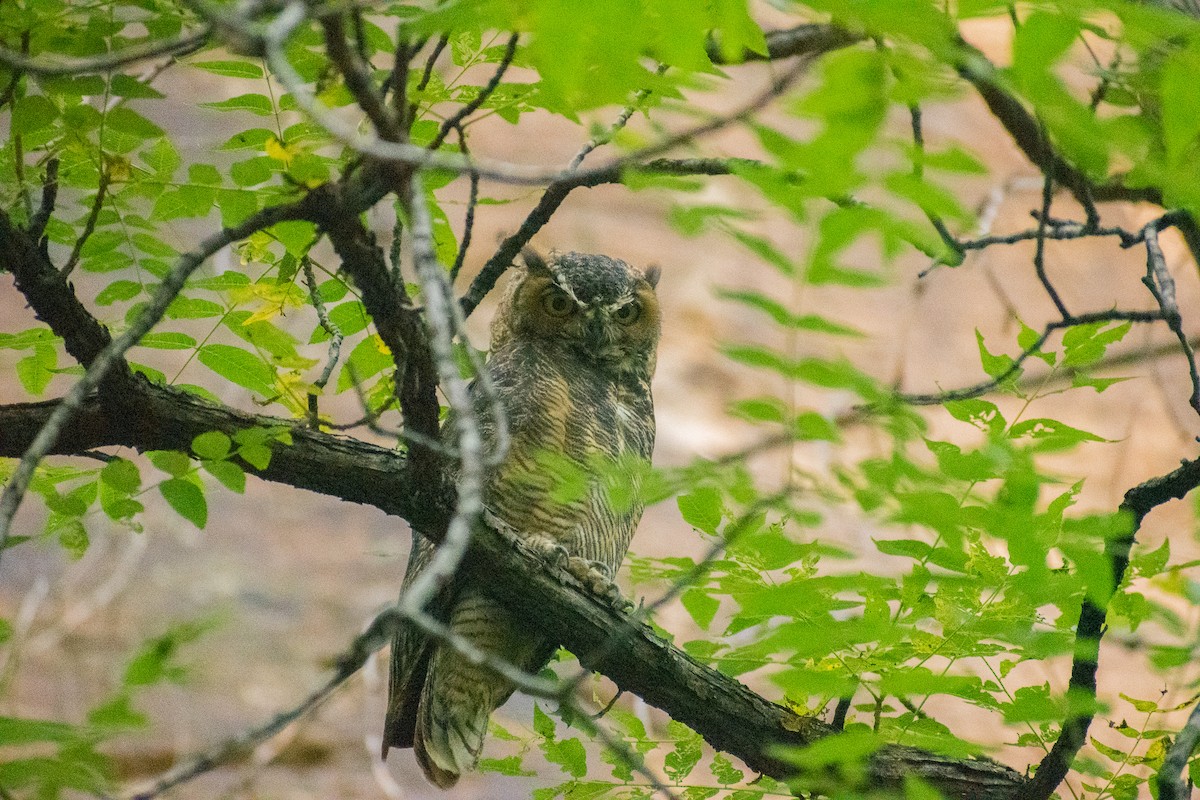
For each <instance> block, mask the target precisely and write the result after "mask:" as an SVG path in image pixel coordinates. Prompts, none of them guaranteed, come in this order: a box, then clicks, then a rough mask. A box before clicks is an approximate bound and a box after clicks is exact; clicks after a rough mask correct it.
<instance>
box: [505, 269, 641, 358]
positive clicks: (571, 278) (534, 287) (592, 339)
mask: <svg viewBox="0 0 1200 800" xmlns="http://www.w3.org/2000/svg"><path fill="white" fill-rule="evenodd" d="M524 257H525V268H524V270H522V271H521V272H520V273H519V274H518V275H517V276H516V277H515V278H514V279H513V281H512V283H511V284H509V288H508V291H507V292H506V293H505V296H504V299H503V300H502V301H501V304H500V309H499V310H498V311H497V313H496V318H495V320H494V321H493V323H492V350H497V349H499V348H501V347H504V346H507V345H511V344H517V343H529V344H533V345H537V346H543V347H551V348H563V349H566V350H570V351H572V355H573V356H574V357H576V358H579V359H581V360H583V361H585V362H590V363H593V364H595V365H598V366H602V367H608V368H612V369H615V370H618V371H625V370H627V369H648V370H649V371H651V372H652V371H653V369H654V353H655V349H656V348H657V346H658V336H659V330H660V327H661V316H660V313H659V307H658V297H657V295H656V294H655V291H654V288H655V286H656V285H657V284H658V278H659V271H658V268H657V267H651V268H649V269H647V270H645V271H642V270H638V269H635V268H633V267H631V266H629V265H628V264H626V263H625V262H624V261H620V260H618V259H615V258H609V257H608V256H602V255H592V254H589V253H559V252H556V251H551V253H550V258H549V260H543V259H542V258H541V257H540V256H538V255H536V254H535V253H532V252H530V251H526V252H525V254H524Z"/></svg>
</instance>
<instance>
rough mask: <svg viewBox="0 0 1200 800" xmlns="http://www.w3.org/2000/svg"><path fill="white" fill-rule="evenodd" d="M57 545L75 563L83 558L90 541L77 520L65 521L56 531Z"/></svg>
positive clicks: (81, 524) (81, 523) (85, 530)
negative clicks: (60, 546)
mask: <svg viewBox="0 0 1200 800" xmlns="http://www.w3.org/2000/svg"><path fill="white" fill-rule="evenodd" d="M58 543H59V544H60V545H62V548H63V549H64V550H66V551H67V554H68V555H70V557H71V558H72V559H74V560H76V561H78V560H79V559H81V558H83V556H84V553H86V552H87V549H88V545H89V544H91V540H90V539H88V533H87V529H86V528H84V527H83V522H82V521H81V520H79V519H77V518H76V519H69V520H67V521H66V522H65V523H64V524H63V526H62V528H60V529H59V531H58Z"/></svg>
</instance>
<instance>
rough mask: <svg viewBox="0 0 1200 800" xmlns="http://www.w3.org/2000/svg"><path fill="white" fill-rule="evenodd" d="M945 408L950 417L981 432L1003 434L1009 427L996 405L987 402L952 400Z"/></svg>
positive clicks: (945, 404)
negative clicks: (967, 423) (966, 423)
mask: <svg viewBox="0 0 1200 800" xmlns="http://www.w3.org/2000/svg"><path fill="white" fill-rule="evenodd" d="M943 407H944V408H945V409H946V411H948V412H949V413H950V416H952V417H954V418H955V419H957V420H961V421H962V422H969V423H971V424H972V425H974V426H975V427H976V428H979V429H980V430H981V431H986V432H989V433H1002V432H1003V431H1004V429H1005V428H1006V427H1007V425H1008V423H1007V422H1006V421H1005V420H1004V415H1003V414H1001V413H1000V409H999V408H997V407H996V404H995V403H992V402H989V401H987V400H979V399H978V398H972V399H969V400H950V401H948V402H946V403H944V404H943Z"/></svg>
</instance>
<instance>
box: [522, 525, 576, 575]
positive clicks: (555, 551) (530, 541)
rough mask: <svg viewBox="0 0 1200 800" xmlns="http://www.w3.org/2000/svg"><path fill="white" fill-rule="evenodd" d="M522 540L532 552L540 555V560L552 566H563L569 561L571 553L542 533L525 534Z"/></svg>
mask: <svg viewBox="0 0 1200 800" xmlns="http://www.w3.org/2000/svg"><path fill="white" fill-rule="evenodd" d="M524 541H525V544H527V545H529V548H530V549H531V550H533V552H535V553H537V554H538V555H539V556H541V558H542V560H543V561H545V562H546V563H547V564H549V565H550V566H552V567H565V566H566V565H567V564H569V563H570V560H571V554H570V553H568V552H567V548H565V547H563V546H562V545H561V544H559V543H558V542H557V541H555V540H554V539H551V538H550V537H549V536H546V535H545V534H543V533H535V534H533V535H532V536H526V537H525V539H524Z"/></svg>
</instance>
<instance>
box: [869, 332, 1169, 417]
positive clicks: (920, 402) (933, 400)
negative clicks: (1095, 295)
mask: <svg viewBox="0 0 1200 800" xmlns="http://www.w3.org/2000/svg"><path fill="white" fill-rule="evenodd" d="M1164 319H1166V317H1165V315H1164V314H1163V312H1161V311H1118V310H1113V311H1096V312H1093V313H1090V314H1079V315H1076V316H1069V317H1067V318H1066V319H1060V320H1055V321H1053V322H1048V323H1046V326H1045V327H1044V328H1043V329H1042V333H1041V335H1040V336H1038V338H1037V339H1036V340H1035V341H1034V342H1033V343H1032V344H1031V345H1029V346H1028V347H1026V348H1025V349H1024V350H1022V351H1021V353H1020V354H1019V355H1018V356H1017V357H1016V358H1014V359H1013V363H1012V364H1010V365H1009V367H1008V369H1006V370H1005V371H1004V372H1002V373H1001V374H1000V375H997V376H996V377H995V378H992V379H991V380H987V381H983V382H981V383H977V384H975V385H974V386H967V387H965V388H962V389H951V390H948V391H945V392H937V393H933V394H906V393H904V392H897V393H895V394H894V395H892V397H893V399H895V400H897V401H899V402H901V403H906V404H908V405H913V406H935V405H941V404H942V403H946V402H949V401H951V400H968V399H970V398H972V397H979V396H980V395H983V394H987V393H988V392H990V391H993V390H994V389H996V388H997V387H999V386H1001V385H1002V384H1004V382H1005V381H1007V380H1008V379H1009V378H1011V377H1013V376H1014V375H1016V374H1017V373H1018V372H1020V370H1021V365H1022V364H1024V363H1025V361H1026V360H1027V359H1028V358H1029V357H1030V356H1032V355H1034V354H1035V353H1037V352H1039V351H1040V350H1041V348H1042V345H1044V344H1045V343H1046V340H1047V339H1049V338H1050V334H1052V333H1054V331H1057V330H1061V329H1064V328H1072V327H1074V326H1076V325H1090V324H1094V323H1097V322H1118V321H1123V322H1161V321H1163V320H1164Z"/></svg>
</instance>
